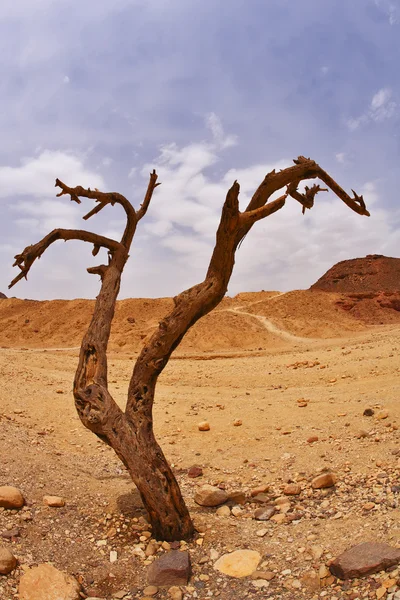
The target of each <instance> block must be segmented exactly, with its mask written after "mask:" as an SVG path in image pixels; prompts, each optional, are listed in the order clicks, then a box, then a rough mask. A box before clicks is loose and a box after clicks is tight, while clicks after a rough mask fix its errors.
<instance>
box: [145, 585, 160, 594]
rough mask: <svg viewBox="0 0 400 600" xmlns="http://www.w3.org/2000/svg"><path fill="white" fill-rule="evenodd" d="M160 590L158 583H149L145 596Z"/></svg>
mask: <svg viewBox="0 0 400 600" xmlns="http://www.w3.org/2000/svg"><path fill="white" fill-rule="evenodd" d="M157 592H158V587H157V586H156V585H148V586H147V587H145V588H144V590H143V594H144V595H145V596H155V595H156V594H157Z"/></svg>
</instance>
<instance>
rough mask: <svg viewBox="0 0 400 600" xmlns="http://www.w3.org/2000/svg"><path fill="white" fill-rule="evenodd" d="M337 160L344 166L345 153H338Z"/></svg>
mask: <svg viewBox="0 0 400 600" xmlns="http://www.w3.org/2000/svg"><path fill="white" fill-rule="evenodd" d="M335 158H336V160H337V161H338V163H340V164H341V165H343V164H344V163H345V162H346V154H345V153H344V152H338V153H337V154H335Z"/></svg>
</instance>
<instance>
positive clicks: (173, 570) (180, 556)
mask: <svg viewBox="0 0 400 600" xmlns="http://www.w3.org/2000/svg"><path fill="white" fill-rule="evenodd" d="M189 577H190V557H189V553H188V552H187V551H186V550H185V551H183V552H180V551H179V550H171V551H170V552H168V553H167V554H164V555H163V556H161V557H160V558H158V559H157V560H155V561H154V562H153V563H152V564H151V565H150V567H149V570H148V572H147V580H148V582H149V584H151V585H158V586H160V585H187V583H188V581H189Z"/></svg>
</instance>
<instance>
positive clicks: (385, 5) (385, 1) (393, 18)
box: [375, 0, 400, 25]
mask: <svg viewBox="0 0 400 600" xmlns="http://www.w3.org/2000/svg"><path fill="white" fill-rule="evenodd" d="M375 4H376V6H378V7H379V8H381V9H382V10H383V11H384V12H385V13H386V15H387V17H388V20H389V24H390V25H396V24H398V23H400V6H399V4H398V1H397V4H396V0H375Z"/></svg>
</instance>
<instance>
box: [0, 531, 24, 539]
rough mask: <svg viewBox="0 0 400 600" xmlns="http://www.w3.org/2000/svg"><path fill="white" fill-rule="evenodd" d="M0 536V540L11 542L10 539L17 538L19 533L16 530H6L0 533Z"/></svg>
mask: <svg viewBox="0 0 400 600" xmlns="http://www.w3.org/2000/svg"><path fill="white" fill-rule="evenodd" d="M0 535H1V537H2V538H5V539H6V540H12V538H17V537H19V536H20V531H19V529H17V528H15V529H7V530H6V531H2V532H1V533H0Z"/></svg>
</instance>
